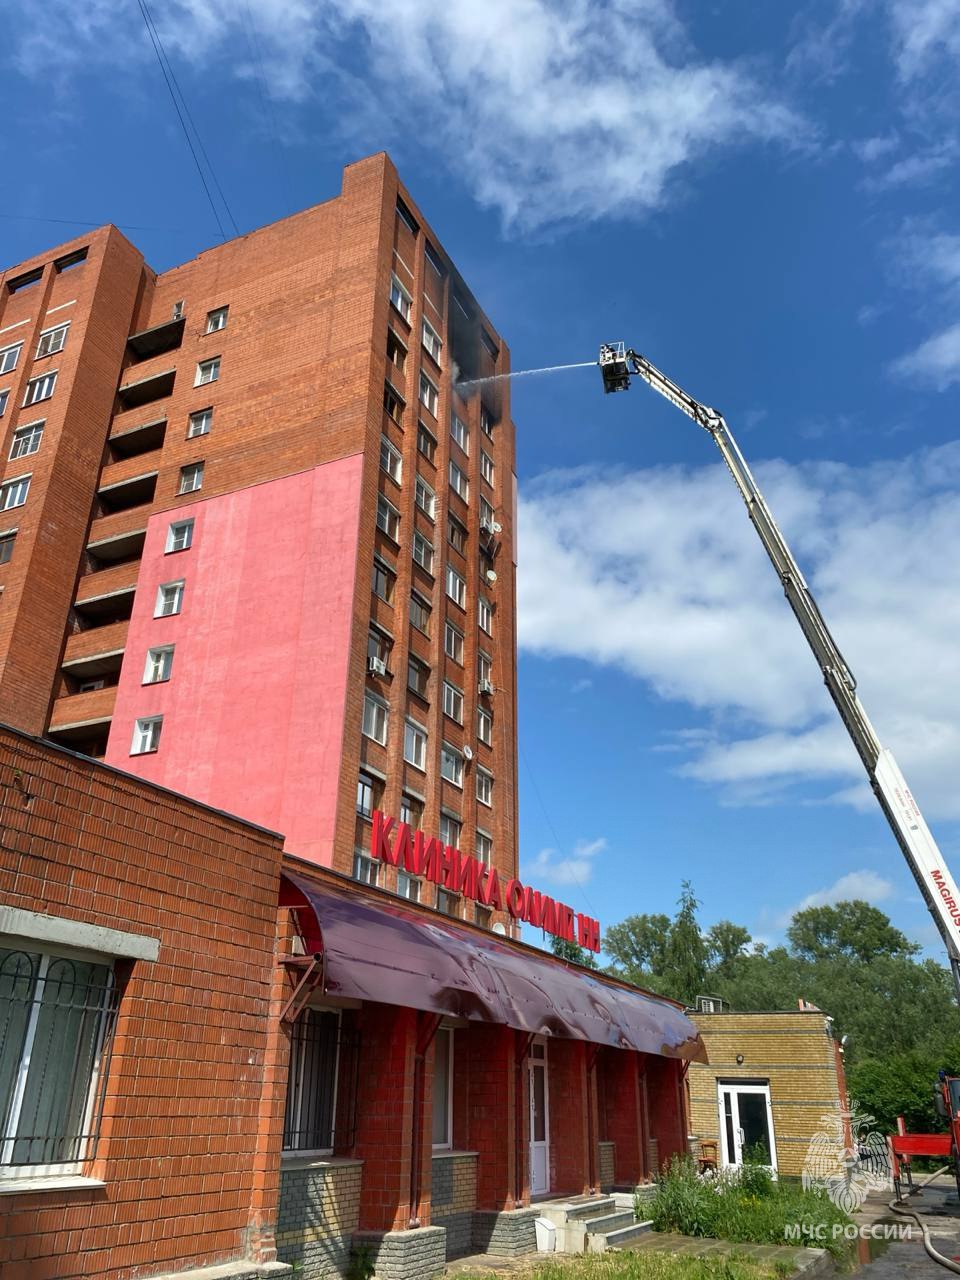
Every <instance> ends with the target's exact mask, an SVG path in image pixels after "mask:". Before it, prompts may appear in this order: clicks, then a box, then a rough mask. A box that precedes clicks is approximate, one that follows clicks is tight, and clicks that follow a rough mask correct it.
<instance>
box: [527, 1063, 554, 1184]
mask: <svg viewBox="0 0 960 1280" xmlns="http://www.w3.org/2000/svg"><path fill="white" fill-rule="evenodd" d="M527 1071H528V1073H529V1077H528V1079H529V1086H530V1087H529V1089H528V1096H529V1099H530V1193H531V1195H535V1196H536V1195H543V1194H544V1192H546V1191H549V1190H550V1110H549V1108H550V1099H549V1095H548V1089H547V1046H546V1042H545V1041H543V1040H535V1041H534V1042H533V1044H531V1046H530V1056H529V1057H528V1058H527Z"/></svg>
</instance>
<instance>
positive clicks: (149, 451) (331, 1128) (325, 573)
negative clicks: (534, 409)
mask: <svg viewBox="0 0 960 1280" xmlns="http://www.w3.org/2000/svg"><path fill="white" fill-rule="evenodd" d="M507 368H508V357H507V352H506V349H505V347H504V344H503V342H502V340H501V339H500V337H499V336H498V335H497V333H496V332H495V330H494V328H493V326H492V325H491V324H490V323H489V321H488V320H487V319H486V317H485V316H484V315H483V313H482V311H481V310H480V308H479V306H478V304H477V302H476V301H475V299H474V298H473V296H472V294H471V293H470V291H469V290H468V288H467V286H466V285H465V283H464V282H463V281H462V279H461V278H460V276H459V275H458V273H457V271H456V268H455V267H454V266H453V264H452V263H451V262H450V260H449V258H448V257H447V256H446V254H445V253H444V251H443V249H442V246H440V244H439V242H438V240H437V238H436V237H435V236H434V235H433V233H432V232H431V231H430V229H429V227H428V226H427V224H426V222H425V220H424V218H423V216H422V214H421V213H420V211H419V210H418V209H417V207H416V205H415V203H414V201H413V200H412V198H411V197H410V195H409V193H408V192H406V191H405V190H404V189H403V188H402V186H401V185H400V184H399V181H398V178H397V175H396V172H395V170H394V168H393V166H392V164H391V163H390V161H389V160H388V159H387V158H386V157H385V156H382V155H381V156H374V157H371V158H368V159H366V160H364V161H361V162H360V163H358V164H355V165H352V166H350V167H348V168H347V169H346V170H345V173H344V180H343V189H342V192H341V194H340V195H339V196H338V197H337V198H335V199H333V200H330V201H328V202H327V203H325V204H322V205H318V206H316V207H315V208H312V209H308V210H306V211H304V212H302V213H300V214H296V215H294V216H292V217H289V218H286V219H284V220H283V221H282V222H279V223H276V224H274V225H272V226H269V227H266V228H263V229H261V230H259V231H256V232H253V233H251V234H250V235H247V236H243V237H240V238H238V239H236V240H233V241H230V242H229V243H226V244H224V245H221V246H219V247H218V248H216V249H212V250H210V251H208V252H206V253H203V254H201V255H200V256H199V257H198V258H196V259H195V260H194V261H192V262H190V263H187V264H184V265H183V266H180V267H176V268H174V269H172V270H170V271H167V272H165V273H162V274H160V275H157V274H155V273H154V272H153V271H151V270H150V268H149V267H148V266H146V264H145V263H144V261H143V259H142V257H141V255H140V254H139V252H138V251H137V250H136V249H135V248H134V247H133V246H132V245H131V244H130V243H129V242H128V241H127V240H126V239H125V238H124V237H123V236H122V235H121V234H120V233H119V232H118V231H117V230H116V229H115V228H113V227H106V228H103V229H101V230H99V231H96V232H94V233H92V234H90V235H88V236H85V237H83V238H81V239H78V240H76V241H73V242H71V243H69V244H66V245H62V246H60V247H59V248H57V249H55V250H53V251H51V252H50V253H48V254H44V255H41V256H39V257H38V258H36V259H34V260H31V261H30V262H26V263H21V264H19V265H18V266H17V267H15V268H12V269H11V270H10V271H8V272H6V273H4V274H3V276H2V277H0V426H2V427H3V428H4V433H3V439H4V447H5V450H6V452H5V453H4V454H3V457H4V458H5V459H6V461H5V462H4V473H3V477H2V480H0V521H2V524H0V722H2V723H0V1126H2V1128H0V1215H3V1217H4V1225H3V1227H2V1228H0V1264H2V1267H3V1276H4V1280H48V1278H56V1280H81V1278H83V1280H134V1277H141V1276H144V1277H145V1276H160V1275H166V1274H177V1273H182V1272H184V1271H185V1269H188V1268H199V1269H200V1272H199V1274H201V1275H202V1274H203V1269H205V1268H207V1267H210V1266H214V1265H220V1266H226V1267H227V1271H226V1272H218V1273H217V1274H218V1275H219V1274H230V1275H232V1276H235V1277H240V1276H243V1277H253V1276H265V1275H274V1274H276V1275H280V1274H287V1273H288V1272H289V1271H290V1268H291V1266H292V1265H293V1264H298V1266H299V1274H301V1275H302V1276H304V1277H305V1278H306V1280H313V1278H314V1277H319V1276H321V1275H327V1274H341V1275H342V1274H343V1273H344V1272H345V1270H346V1268H347V1266H348V1264H349V1259H350V1255H351V1251H354V1250H356V1249H358V1248H361V1247H363V1248H366V1249H368V1250H369V1253H370V1257H371V1258H372V1259H373V1261H374V1264H375V1267H376V1273H377V1275H379V1276H381V1277H383V1278H384V1280H419V1277H421V1276H423V1277H428V1276H431V1275H435V1274H437V1273H438V1272H439V1271H440V1270H442V1268H443V1265H444V1262H445V1259H446V1258H447V1257H448V1256H452V1255H455V1254H462V1253H464V1252H470V1251H471V1250H477V1249H484V1250H487V1251H489V1252H501V1253H507V1254H509V1253H516V1252H522V1251H524V1250H528V1249H532V1248H533V1247H534V1244H535V1241H534V1231H533V1218H534V1217H535V1216H536V1212H537V1210H535V1209H532V1208H531V1207H530V1204H531V1199H536V1198H538V1197H544V1196H547V1197H552V1198H553V1199H554V1200H556V1199H557V1197H564V1196H570V1195H578V1196H580V1195H584V1194H588V1195H589V1194H591V1193H597V1192H598V1191H599V1189H600V1188H603V1187H607V1186H610V1185H612V1184H614V1183H616V1184H619V1185H623V1186H630V1185H633V1184H635V1183H636V1182H637V1181H638V1180H643V1179H646V1178H649V1177H650V1175H651V1174H652V1173H654V1172H655V1171H656V1168H657V1165H658V1162H659V1161H660V1160H662V1159H663V1158H664V1157H666V1156H668V1155H669V1154H670V1153H671V1152H674V1151H678V1150H681V1149H682V1148H683V1146H684V1142H685V1134H686V1120H685V1112H684V1088H683V1074H684V1071H685V1064H686V1063H687V1062H688V1061H689V1060H690V1059H692V1058H697V1057H702V1055H703V1050H702V1044H701V1042H700V1041H699V1038H698V1036H697V1033H696V1030H695V1028H694V1027H693V1025H692V1024H691V1023H690V1022H689V1021H688V1020H687V1019H686V1018H685V1017H684V1016H683V1013H682V1011H681V1010H680V1009H679V1007H678V1006H676V1005H674V1004H673V1003H671V1002H670V1001H665V1000H661V999H659V998H655V997H651V996H648V995H645V994H644V993H640V992H637V991H636V990H635V989H633V988H629V987H626V986H624V985H623V984H619V983H616V982H614V981H612V980H609V979H607V978H604V977H602V976H597V975H594V974H590V973H589V972H587V971H586V970H581V969H579V968H577V967H576V966H571V965H567V964H564V963H563V962H561V961H558V960H556V959H554V958H553V957H551V956H545V955H544V954H543V953H542V952H540V951H537V950H535V949H533V948H530V947H527V946H525V945H523V944H522V943H521V942H520V941H519V940H518V938H517V935H518V932H519V923H520V922H522V921H525V922H528V923H531V924H534V925H538V926H542V927H543V928H544V929H546V930H547V931H550V932H553V933H557V934H559V935H561V936H566V937H573V936H577V937H579V938H580V939H581V940H582V941H584V942H585V943H586V944H587V945H588V946H591V947H593V948H594V949H596V947H597V946H598V945H599V943H598V937H597V932H596V924H595V922H592V921H589V920H586V919H584V918H583V917H579V918H576V919H575V918H574V916H573V913H572V912H571V911H570V910H569V908H566V907H565V906H564V905H563V904H561V903H555V902H554V901H553V900H552V899H550V898H549V897H546V896H543V895H541V894H539V893H537V892H535V891H534V890H533V889H530V888H525V887H524V886H523V885H521V884H520V882H519V881H518V880H517V876H516V872H517V836H516V829H517V823H516V814H517V797H516V673H515V627H514V622H515V599H514V564H515V554H514V540H513V528H514V493H515V482H514V477H513V429H512V425H511V423H510V416H509V404H508V400H507V393H506V390H505V387H506V385H507V384H505V383H503V382H497V381H493V382H481V383H479V384H476V383H474V384H473V385H462V384H464V383H470V382H471V381H472V380H474V379H478V378H487V377H489V375H491V374H494V373H499V372H504V371H506V370H507ZM458 382H459V383H460V384H461V385H460V389H459V390H457V389H456V384H457V383H458ZM274 832H279V833H282V834H273V833H274ZM600 1203H601V1202H597V1204H598V1205H599V1204H600ZM608 1226H609V1221H608ZM573 1234H574V1235H576V1233H575V1232H574V1233H573ZM580 1238H581V1239H582V1238H583V1232H582V1231H581V1235H580Z"/></svg>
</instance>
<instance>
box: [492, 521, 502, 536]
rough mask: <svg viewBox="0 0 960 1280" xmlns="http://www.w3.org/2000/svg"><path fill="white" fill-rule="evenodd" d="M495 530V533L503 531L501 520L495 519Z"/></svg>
mask: <svg viewBox="0 0 960 1280" xmlns="http://www.w3.org/2000/svg"><path fill="white" fill-rule="evenodd" d="M493 532H494V533H503V525H502V524H501V523H500V521H499V520H494V522H493Z"/></svg>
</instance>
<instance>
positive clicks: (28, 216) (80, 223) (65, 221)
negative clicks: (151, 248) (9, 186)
mask: <svg viewBox="0 0 960 1280" xmlns="http://www.w3.org/2000/svg"><path fill="white" fill-rule="evenodd" d="M0 218H4V219H6V220H7V221H8V222H52V223H56V225H57V226H60V227H105V226H106V225H107V224H108V223H110V222H112V221H113V220H112V219H111V218H101V219H100V221H99V222H92V221H91V220H90V219H89V218H41V217H38V216H37V215H36V214H33V213H0ZM113 225H114V226H115V227H119V228H120V230H121V231H170V232H177V233H178V234H179V233H184V234H185V233H186V230H187V228H186V227H144V226H140V225H138V224H137V223H135V222H114V223H113Z"/></svg>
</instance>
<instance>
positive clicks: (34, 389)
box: [23, 369, 57, 408]
mask: <svg viewBox="0 0 960 1280" xmlns="http://www.w3.org/2000/svg"><path fill="white" fill-rule="evenodd" d="M56 385H57V371H56V369H51V370H50V372H49V373H41V374H40V375H39V376H38V377H36V378H31V379H30V381H29V382H28V383H27V393H26V395H25V396H24V397H23V405H24V408H26V407H27V405H31V404H39V403H40V401H41V400H49V399H50V397H51V396H52V395H53V392H54V388H55V387H56Z"/></svg>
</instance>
